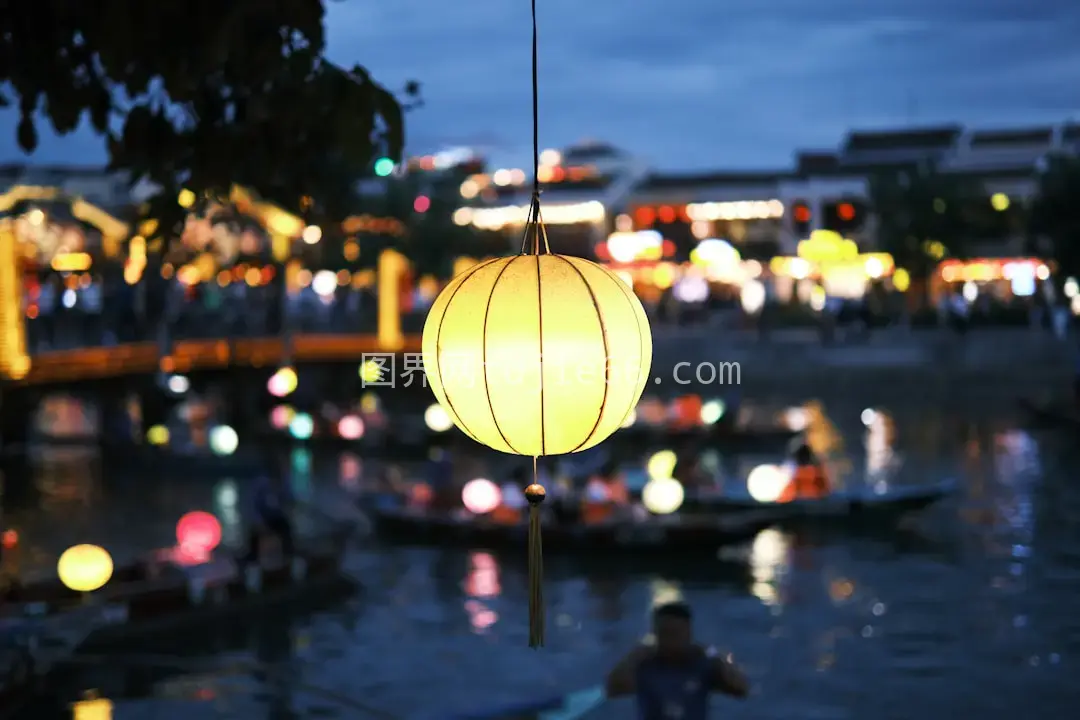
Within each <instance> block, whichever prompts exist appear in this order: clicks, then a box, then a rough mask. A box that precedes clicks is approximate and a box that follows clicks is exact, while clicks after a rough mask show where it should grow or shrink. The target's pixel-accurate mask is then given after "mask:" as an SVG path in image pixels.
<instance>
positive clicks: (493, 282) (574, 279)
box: [423, 195, 652, 647]
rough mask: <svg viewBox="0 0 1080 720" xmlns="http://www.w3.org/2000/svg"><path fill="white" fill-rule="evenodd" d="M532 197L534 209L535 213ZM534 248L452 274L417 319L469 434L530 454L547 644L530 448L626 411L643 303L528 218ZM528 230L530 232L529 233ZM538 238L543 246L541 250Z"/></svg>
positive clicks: (646, 346)
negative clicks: (551, 244) (560, 248)
mask: <svg viewBox="0 0 1080 720" xmlns="http://www.w3.org/2000/svg"><path fill="white" fill-rule="evenodd" d="M537 198H538V195H534V199H533V212H532V215H531V217H533V218H538V217H539V203H538V200H537ZM529 231H531V233H532V234H533V240H534V243H533V249H534V251H535V254H531V255H526V254H523V255H519V256H517V257H507V258H498V259H495V260H489V261H488V262H485V263H481V264H480V265H477V266H475V267H473V268H470V269H469V270H467V271H466V272H464V273H462V274H461V275H459V276H457V277H456V278H454V279H453V280H452V281H450V284H449V285H447V286H446V288H445V289H444V290H443V291H442V293H441V294H440V295H439V296H438V297H437V298H436V299H435V302H434V304H433V305H432V307H431V311H430V312H429V314H428V317H427V323H426V324H425V325H424V338H423V354H424V369H425V372H426V375H427V378H428V380H429V382H430V384H431V389H432V391H433V392H434V393H435V397H436V398H437V399H438V401H439V403H440V404H441V405H442V406H443V407H444V408H445V409H446V413H447V415H449V416H450V419H451V420H452V421H453V423H454V424H455V425H457V426H458V428H460V429H461V431H462V432H463V433H465V434H466V435H467V436H469V437H470V438H472V439H473V440H476V441H477V442H479V443H482V444H484V445H487V446H488V447H491V448H493V449H495V450H499V451H500V452H505V453H512V454H516V455H529V456H532V457H533V458H534V460H533V483H532V484H531V485H529V486H528V487H527V488H526V489H525V497H526V499H527V500H528V502H529V587H530V600H529V644H530V645H531V646H533V647H537V646H540V645H543V643H544V639H543V638H544V613H543V594H542V588H541V585H542V583H541V574H542V564H543V561H542V553H541V540H540V504H541V503H542V502H543V501H544V498H545V496H546V492H545V490H544V488H543V486H541V485H540V484H539V483H538V482H537V481H536V458H538V457H541V456H545V455H562V454H566V453H574V452H580V451H582V450H588V449H589V448H591V447H593V446H595V445H597V444H599V443H601V442H603V441H604V440H605V439H606V438H607V437H608V436H610V435H611V434H612V433H614V432H615V431H616V430H618V429H619V428H620V427H622V425H623V423H624V422H625V420H626V418H627V417H628V416H629V415H630V414H631V413H632V412H633V411H634V407H635V406H636V405H637V401H638V398H640V397H641V391H642V390H643V389H644V388H645V383H646V381H647V380H648V378H649V370H650V369H651V366H652V333H651V331H650V328H649V320H648V318H647V317H646V316H645V311H644V309H643V308H642V307H641V302H640V301H639V300H638V299H637V296H636V295H634V292H633V290H631V289H630V288H629V287H628V286H627V285H626V283H625V282H623V280H622V279H621V278H619V277H618V276H617V275H615V274H614V273H612V272H611V271H609V270H607V269H606V268H603V267H601V266H600V265H597V264H595V263H592V262H589V261H588V260H583V259H581V258H576V257H568V256H564V255H554V254H551V253H550V252H547V251H546V241H545V242H543V244H542V241H541V237H542V234H543V227H542V225H538V224H533V225H532V226H531V227H530V228H529ZM528 236H529V232H528V231H527V234H526V238H528ZM541 248H544V250H545V251H544V252H541Z"/></svg>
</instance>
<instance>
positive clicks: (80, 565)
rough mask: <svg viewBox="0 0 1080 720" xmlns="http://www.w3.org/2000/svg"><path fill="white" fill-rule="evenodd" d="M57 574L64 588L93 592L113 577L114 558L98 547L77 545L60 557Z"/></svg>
mask: <svg viewBox="0 0 1080 720" xmlns="http://www.w3.org/2000/svg"><path fill="white" fill-rule="evenodd" d="M56 574H57V575H58V576H59V577H60V582H62V583H64V587H66V588H68V589H70V590H74V591H76V592H93V591H94V590H97V589H98V588H100V587H102V586H103V585H105V583H107V582H109V579H110V578H111V577H112V574H113V561H112V556H111V555H109V552H108V551H107V550H105V548H101V547H98V546H97V545H75V546H74V547H69V548H68V549H67V550H65V551H64V554H63V555H61V556H60V560H59V561H58V562H57V563H56Z"/></svg>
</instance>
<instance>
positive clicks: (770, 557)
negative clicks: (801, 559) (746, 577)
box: [750, 529, 791, 607]
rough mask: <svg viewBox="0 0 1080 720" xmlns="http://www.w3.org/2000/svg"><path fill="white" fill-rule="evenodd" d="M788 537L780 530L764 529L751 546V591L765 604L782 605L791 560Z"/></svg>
mask: <svg viewBox="0 0 1080 720" xmlns="http://www.w3.org/2000/svg"><path fill="white" fill-rule="evenodd" d="M790 550H791V547H790V544H789V541H788V537H787V536H786V535H784V533H782V532H780V531H779V530H773V529H767V530H762V531H761V532H759V533H758V534H757V537H755V538H754V542H753V545H751V546H750V573H751V575H752V577H753V579H754V580H753V585H752V586H751V592H753V593H754V595H755V596H756V597H757V598H758V599H759V600H761V602H762V603H763V604H765V605H768V606H771V607H779V606H780V605H782V598H783V589H782V584H783V580H784V576H785V575H786V574H787V571H788V568H789V560H790Z"/></svg>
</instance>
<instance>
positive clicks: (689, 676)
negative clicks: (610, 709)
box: [605, 603, 750, 720]
mask: <svg viewBox="0 0 1080 720" xmlns="http://www.w3.org/2000/svg"><path fill="white" fill-rule="evenodd" d="M653 634H654V635H655V637H656V642H655V644H641V645H638V646H637V647H636V648H634V649H633V650H632V651H631V652H630V654H629V655H627V656H626V657H625V658H624V659H623V660H622V661H621V662H620V663H619V664H618V665H616V666H615V669H614V670H612V671H611V673H610V674H609V675H608V677H607V682H606V683H605V689H606V691H607V696H608V697H618V696H620V695H634V696H635V698H636V699H637V708H638V710H637V717H638V718H640V720H669V718H678V719H679V720H705V718H707V717H708V716H709V696H710V695H711V694H712V693H722V694H724V695H729V696H731V697H736V698H745V697H746V696H747V695H748V694H749V691H750V688H749V683H748V682H747V680H746V677H745V676H744V675H743V673H742V671H741V670H740V669H739V668H738V667H737V666H736V665H735V663H734V662H732V660H731V658H730V656H729V657H726V658H722V657H718V656H716V655H714V654H713V653H711V652H710V651H709V650H707V649H706V648H705V647H703V646H702V645H699V644H697V643H696V642H694V636H693V628H692V626H691V613H690V608H689V606H687V605H685V604H683V603H670V604H667V605H661V606H660V607H658V608H656V610H654V611H653Z"/></svg>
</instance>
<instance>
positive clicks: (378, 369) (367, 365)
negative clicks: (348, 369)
mask: <svg viewBox="0 0 1080 720" xmlns="http://www.w3.org/2000/svg"><path fill="white" fill-rule="evenodd" d="M360 379H361V380H363V381H364V382H366V383H377V382H381V381H384V380H385V381H387V382H389V381H390V378H384V377H383V366H382V364H381V363H378V362H376V361H375V360H367V361H365V362H364V363H363V364H361V365H360Z"/></svg>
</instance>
